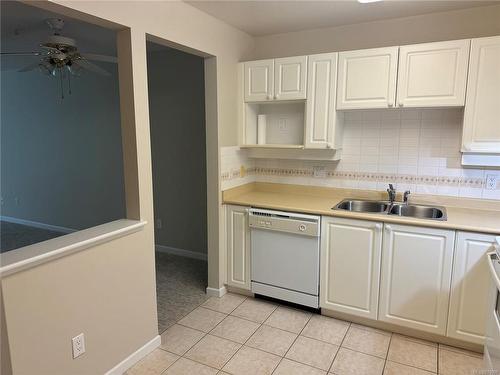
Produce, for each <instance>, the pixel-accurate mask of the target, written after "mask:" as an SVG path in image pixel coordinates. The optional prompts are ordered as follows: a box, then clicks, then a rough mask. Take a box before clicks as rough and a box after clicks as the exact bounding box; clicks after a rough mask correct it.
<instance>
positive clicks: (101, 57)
mask: <svg viewBox="0 0 500 375" xmlns="http://www.w3.org/2000/svg"><path fill="white" fill-rule="evenodd" d="M81 56H82V57H83V58H85V59H87V60H93V61H102V62H109V63H117V62H118V58H117V57H115V56H107V55H98V54H95V53H82V54H81Z"/></svg>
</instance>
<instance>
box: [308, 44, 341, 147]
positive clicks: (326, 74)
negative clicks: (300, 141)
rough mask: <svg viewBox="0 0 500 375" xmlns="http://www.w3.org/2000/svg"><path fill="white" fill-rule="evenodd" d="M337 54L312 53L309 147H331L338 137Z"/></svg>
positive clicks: (310, 65) (310, 59)
mask: <svg viewBox="0 0 500 375" xmlns="http://www.w3.org/2000/svg"><path fill="white" fill-rule="evenodd" d="M337 58H338V54H337V53H324V54H320V55H312V56H309V59H308V67H307V92H308V97H307V106H306V129H305V147H306V148H330V147H332V145H333V143H334V141H335V139H334V138H335V136H336V135H335V134H334V132H335V122H336V115H335V100H336V93H335V89H336V83H337Z"/></svg>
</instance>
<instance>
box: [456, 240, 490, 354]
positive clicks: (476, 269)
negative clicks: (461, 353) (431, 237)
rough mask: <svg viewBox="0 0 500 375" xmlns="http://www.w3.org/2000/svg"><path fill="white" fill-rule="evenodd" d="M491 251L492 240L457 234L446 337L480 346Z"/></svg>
mask: <svg viewBox="0 0 500 375" xmlns="http://www.w3.org/2000/svg"><path fill="white" fill-rule="evenodd" d="M494 250H495V237H494V236H491V235H486V234H478V233H467V232H458V233H457V240H456V245H455V260H454V262H453V277H452V285H451V300H450V314H449V318H448V329H447V336H449V337H453V338H455V339H459V340H463V341H469V342H472V343H476V344H481V345H482V344H484V336H485V329H486V326H485V325H486V323H485V319H486V314H487V308H488V301H487V297H488V289H489V285H490V277H489V270H488V262H487V259H486V253H487V252H489V251H494Z"/></svg>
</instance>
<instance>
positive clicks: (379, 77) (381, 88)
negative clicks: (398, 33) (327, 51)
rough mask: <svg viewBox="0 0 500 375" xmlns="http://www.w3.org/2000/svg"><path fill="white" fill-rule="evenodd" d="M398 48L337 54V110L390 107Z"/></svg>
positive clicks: (394, 83) (394, 94) (393, 98)
mask: <svg viewBox="0 0 500 375" xmlns="http://www.w3.org/2000/svg"><path fill="white" fill-rule="evenodd" d="M397 64H398V47H388V48H375V49H367V50H361V51H348V52H340V53H339V73H338V74H339V77H338V85H337V109H363V108H387V107H393V106H394V104H395V99H396V74H397Z"/></svg>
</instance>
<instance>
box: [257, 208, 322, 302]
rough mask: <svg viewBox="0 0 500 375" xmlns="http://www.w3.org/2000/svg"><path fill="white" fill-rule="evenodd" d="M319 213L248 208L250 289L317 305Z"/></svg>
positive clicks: (284, 298) (258, 292)
mask: <svg viewBox="0 0 500 375" xmlns="http://www.w3.org/2000/svg"><path fill="white" fill-rule="evenodd" d="M320 220H321V218H320V217H319V216H314V215H305V214H298V213H291V212H283V211H274V210H264V209H258V208H251V209H250V210H249V220H248V223H249V226H250V229H251V234H250V237H251V239H250V241H251V253H250V254H251V259H252V262H251V263H252V267H251V275H252V292H253V293H256V294H261V295H264V296H268V297H273V298H277V299H281V300H285V301H289V302H293V303H297V304H300V305H305V306H309V307H314V308H318V307H319V238H320V228H321V225H320Z"/></svg>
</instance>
